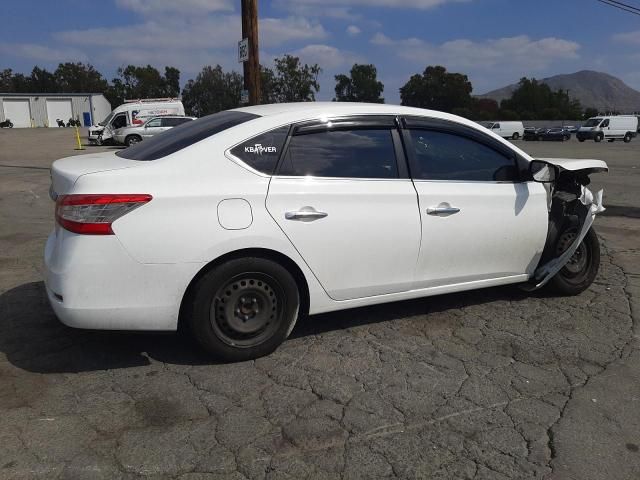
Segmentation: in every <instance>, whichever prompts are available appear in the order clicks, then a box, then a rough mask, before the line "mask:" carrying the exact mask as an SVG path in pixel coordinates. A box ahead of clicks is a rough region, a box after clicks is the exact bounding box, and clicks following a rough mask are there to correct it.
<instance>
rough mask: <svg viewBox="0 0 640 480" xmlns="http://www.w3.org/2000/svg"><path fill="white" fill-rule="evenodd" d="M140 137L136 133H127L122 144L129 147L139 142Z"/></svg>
mask: <svg viewBox="0 0 640 480" xmlns="http://www.w3.org/2000/svg"><path fill="white" fill-rule="evenodd" d="M141 141H142V138H140V136H138V135H129V136H128V137H127V138H125V139H124V144H125V145H126V146H127V147H130V146H131V145H135V144H136V143H138V142H141Z"/></svg>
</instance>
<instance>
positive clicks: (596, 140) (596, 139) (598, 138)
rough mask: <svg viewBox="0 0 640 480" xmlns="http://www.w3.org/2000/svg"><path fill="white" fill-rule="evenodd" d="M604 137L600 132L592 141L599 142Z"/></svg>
mask: <svg viewBox="0 0 640 480" xmlns="http://www.w3.org/2000/svg"><path fill="white" fill-rule="evenodd" d="M603 138H604V135H602V134H601V133H599V134H597V135H596V136H595V137H594V138H593V141H594V142H596V143H600V142H601V141H602V139H603Z"/></svg>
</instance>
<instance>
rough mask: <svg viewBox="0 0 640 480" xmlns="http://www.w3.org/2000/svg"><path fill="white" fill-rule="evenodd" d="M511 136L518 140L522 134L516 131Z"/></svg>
mask: <svg viewBox="0 0 640 480" xmlns="http://www.w3.org/2000/svg"><path fill="white" fill-rule="evenodd" d="M511 138H512V139H513V140H518V139H519V138H520V134H519V133H518V132H515V133H514V134H513V135H511Z"/></svg>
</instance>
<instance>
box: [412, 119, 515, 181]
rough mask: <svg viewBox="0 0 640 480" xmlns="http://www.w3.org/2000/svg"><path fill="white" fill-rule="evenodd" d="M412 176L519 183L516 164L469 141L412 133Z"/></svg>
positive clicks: (426, 132) (435, 133)
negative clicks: (517, 181)
mask: <svg viewBox="0 0 640 480" xmlns="http://www.w3.org/2000/svg"><path fill="white" fill-rule="evenodd" d="M410 133H411V139H412V144H413V147H412V148H413V153H414V155H413V159H412V165H411V173H412V176H413V177H414V178H416V179H423V180H458V181H465V180H466V181H476V182H478V181H480V182H490V181H516V180H517V179H518V169H517V167H516V164H515V160H513V159H510V158H508V157H507V156H505V155H504V154H502V153H500V152H497V151H496V150H494V149H492V148H490V147H488V146H486V145H484V144H482V143H479V142H477V141H475V140H472V139H470V138H467V137H463V136H460V135H455V134H452V133H445V132H438V131H431V130H411V131H410Z"/></svg>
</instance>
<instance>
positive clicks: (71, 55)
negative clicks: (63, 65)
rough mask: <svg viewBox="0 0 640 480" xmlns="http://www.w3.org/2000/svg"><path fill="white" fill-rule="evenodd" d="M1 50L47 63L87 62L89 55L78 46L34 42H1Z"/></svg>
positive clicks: (18, 56) (14, 55) (15, 55)
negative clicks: (69, 46) (70, 46)
mask: <svg viewBox="0 0 640 480" xmlns="http://www.w3.org/2000/svg"><path fill="white" fill-rule="evenodd" d="M0 52H1V53H3V54H5V55H7V56H13V57H17V58H29V59H33V60H37V61H41V62H46V63H59V62H71V61H72V62H86V61H88V59H89V58H88V56H87V55H86V54H85V53H84V52H83V51H81V50H79V49H77V48H67V47H48V46H46V45H38V44H34V43H4V44H0Z"/></svg>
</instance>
